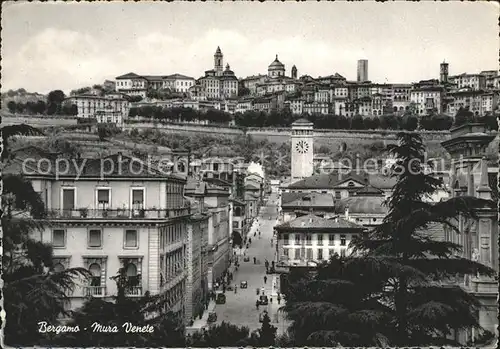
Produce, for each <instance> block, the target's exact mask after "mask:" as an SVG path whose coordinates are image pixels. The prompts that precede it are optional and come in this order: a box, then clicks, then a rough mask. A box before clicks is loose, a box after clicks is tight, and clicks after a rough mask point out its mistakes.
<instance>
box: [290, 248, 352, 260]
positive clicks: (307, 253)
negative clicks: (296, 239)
mask: <svg viewBox="0 0 500 349" xmlns="http://www.w3.org/2000/svg"><path fill="white" fill-rule="evenodd" d="M292 252H293V255H292ZM328 254H329V256H333V255H334V254H335V249H333V248H330V249H328ZM346 254H347V248H341V249H340V256H341V257H345V256H346ZM283 255H285V256H286V257H288V258H292V259H307V260H313V259H314V258H313V249H312V248H306V249H303V248H295V249H291V248H284V249H283ZM324 257H325V256H323V249H321V248H320V249H317V250H316V259H317V260H323V259H324Z"/></svg>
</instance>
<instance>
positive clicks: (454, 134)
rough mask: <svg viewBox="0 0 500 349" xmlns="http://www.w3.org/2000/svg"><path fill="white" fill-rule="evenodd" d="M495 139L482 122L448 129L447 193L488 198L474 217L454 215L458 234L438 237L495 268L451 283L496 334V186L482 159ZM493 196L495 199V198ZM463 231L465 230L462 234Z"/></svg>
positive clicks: (458, 336) (467, 334) (461, 334)
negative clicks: (467, 295) (470, 300)
mask: <svg viewBox="0 0 500 349" xmlns="http://www.w3.org/2000/svg"><path fill="white" fill-rule="evenodd" d="M494 138H495V135H494V134H491V133H489V131H488V130H487V128H486V126H485V125H482V124H465V125H462V126H460V127H457V128H455V129H452V130H451V139H449V140H447V141H444V142H442V146H443V147H444V148H445V149H446V150H447V151H448V153H450V155H451V157H452V164H451V171H450V172H451V175H450V182H449V188H450V196H451V197H457V196H474V197H477V198H480V199H484V200H491V203H490V204H489V205H488V204H485V205H484V206H483V207H482V208H481V209H479V210H478V211H477V212H476V214H477V217H475V218H474V219H467V218H466V217H463V216H460V217H458V221H456V222H455V223H457V226H458V227H459V229H460V233H457V232H456V231H454V230H452V229H446V228H447V227H445V229H444V234H441V236H440V237H436V238H440V239H444V240H445V241H450V242H452V243H455V244H459V245H461V247H462V248H461V251H460V254H459V256H458V257H461V258H466V259H470V260H473V261H477V262H479V263H481V264H483V265H486V266H488V267H490V268H492V269H494V270H495V271H496V273H497V274H496V277H486V276H480V275H477V276H472V277H471V276H466V277H463V276H462V277H460V276H457V277H456V279H455V280H453V282H452V283H453V284H454V285H457V286H459V287H461V288H463V289H464V290H466V291H467V292H469V293H471V294H472V295H474V296H475V297H476V299H477V300H479V302H480V304H481V307H480V308H479V309H478V313H477V316H478V319H479V325H480V326H481V327H483V328H485V329H486V330H488V331H490V332H492V333H494V334H497V335H498V332H497V331H498V306H497V304H498V301H497V300H498V212H497V206H496V201H497V200H498V189H497V188H496V182H497V181H496V177H497V176H498V168H496V169H493V171H491V172H490V171H489V169H488V164H487V160H486V159H485V158H483V154H485V151H486V147H487V146H488V145H489V144H490V143H491V142H492V141H493V139H494ZM495 196H496V198H495ZM465 232H466V233H465ZM477 335H478V333H477V332H476V333H474V329H466V330H462V331H456V333H454V337H455V338H454V339H455V340H459V341H460V342H463V343H465V342H467V341H470V340H471V339H473V338H474V337H476V336H477Z"/></svg>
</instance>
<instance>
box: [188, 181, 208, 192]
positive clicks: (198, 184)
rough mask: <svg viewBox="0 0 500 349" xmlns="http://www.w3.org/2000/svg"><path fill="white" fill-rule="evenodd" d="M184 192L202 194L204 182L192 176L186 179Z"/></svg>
mask: <svg viewBox="0 0 500 349" xmlns="http://www.w3.org/2000/svg"><path fill="white" fill-rule="evenodd" d="M185 191H186V194H188V193H189V194H191V193H192V194H196V195H204V194H205V193H206V183H205V182H203V181H199V180H196V179H193V178H189V179H188V180H187V183H186V186H185Z"/></svg>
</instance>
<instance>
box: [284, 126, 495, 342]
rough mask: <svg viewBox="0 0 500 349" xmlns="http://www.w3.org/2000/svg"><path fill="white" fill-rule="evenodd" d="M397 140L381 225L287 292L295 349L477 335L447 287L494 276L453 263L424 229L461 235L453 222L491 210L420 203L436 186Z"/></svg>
mask: <svg viewBox="0 0 500 349" xmlns="http://www.w3.org/2000/svg"><path fill="white" fill-rule="evenodd" d="M398 138H399V144H397V145H391V146H389V147H388V149H389V151H390V152H391V153H392V154H393V155H394V156H395V158H396V159H397V161H396V163H395V165H394V167H393V168H392V176H393V177H395V178H396V179H397V183H396V185H395V186H394V189H393V194H392V196H391V197H390V198H389V199H388V200H387V207H388V211H389V213H388V214H387V216H386V217H385V218H384V220H383V222H382V224H381V225H379V226H377V227H376V228H374V229H373V230H372V231H371V232H369V233H368V234H366V235H364V236H361V237H359V238H355V239H354V240H353V242H352V247H353V251H354V254H353V255H351V256H349V257H347V258H340V259H335V258H332V260H331V261H330V262H329V263H328V264H327V265H326V266H324V267H323V268H319V270H318V272H317V275H316V276H312V277H309V278H304V279H303V280H300V281H296V282H295V283H292V285H291V286H289V291H288V292H287V294H286V300H287V311H288V315H289V316H290V317H291V318H292V319H293V320H294V323H293V325H292V327H291V332H292V334H293V336H294V339H295V340H296V341H297V342H296V345H304V344H307V345H317V346H318V345H322V346H324V345H327V344H328V343H329V344H330V345H337V344H340V345H343V346H345V345H349V346H367V345H377V346H408V345H412V346H415V345H417V346H420V345H426V346H427V345H439V344H440V343H444V342H445V340H444V338H445V337H446V336H447V335H449V334H450V333H451V331H452V330H456V329H463V328H471V327H475V328H479V323H478V319H477V317H476V315H475V314H476V310H477V309H478V306H479V303H478V301H477V300H476V299H475V297H474V296H473V295H471V294H469V293H467V292H466V291H465V290H463V289H462V288H460V287H458V286H454V285H455V284H456V283H457V281H455V282H453V281H451V284H450V282H449V280H452V279H453V278H455V277H456V276H457V275H461V276H465V275H489V276H493V275H494V274H495V272H494V271H493V270H492V269H491V268H488V267H486V266H484V265H481V264H480V263H478V262H474V261H471V260H469V259H466V258H463V257H460V256H459V255H458V253H459V252H460V249H461V246H460V245H458V244H455V243H452V242H448V241H439V240H437V239H435V237H433V236H431V235H430V234H429V233H428V232H427V229H428V228H429V227H430V226H433V225H436V224H437V225H439V226H441V225H442V226H444V227H445V228H446V229H450V230H452V231H455V232H459V233H463V232H462V231H460V230H459V228H458V226H459V225H458V222H457V217H459V216H460V217H461V218H462V219H469V220H471V219H472V220H474V219H476V218H477V215H476V211H477V210H478V209H482V208H484V207H485V206H486V207H487V206H489V205H493V203H492V202H490V201H487V200H482V199H478V198H474V197H467V196H461V197H455V198H452V199H448V200H445V201H440V202H437V203H435V202H429V201H428V200H426V198H427V197H428V196H429V195H431V194H432V193H434V192H435V191H436V189H438V188H439V187H441V186H442V185H443V182H442V180H439V179H436V178H434V177H432V175H428V174H425V173H424V171H423V162H424V158H425V156H424V154H425V148H424V145H423V142H422V139H421V137H420V136H419V135H418V134H413V133H411V134H410V133H400V134H399V135H398ZM491 207H493V206H491ZM299 314H301V315H300V316H299ZM455 344H456V343H455Z"/></svg>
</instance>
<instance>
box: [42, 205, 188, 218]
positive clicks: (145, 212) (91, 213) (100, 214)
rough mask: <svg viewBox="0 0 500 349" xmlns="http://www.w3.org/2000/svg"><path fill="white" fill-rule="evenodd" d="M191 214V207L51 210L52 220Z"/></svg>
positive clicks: (49, 213) (168, 216)
mask: <svg viewBox="0 0 500 349" xmlns="http://www.w3.org/2000/svg"><path fill="white" fill-rule="evenodd" d="M188 214H189V207H181V208H171V209H138V210H136V209H132V210H131V209H73V210H50V211H48V212H47V216H48V217H49V218H51V219H138V220H139V219H168V218H175V217H180V216H184V215H188Z"/></svg>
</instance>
